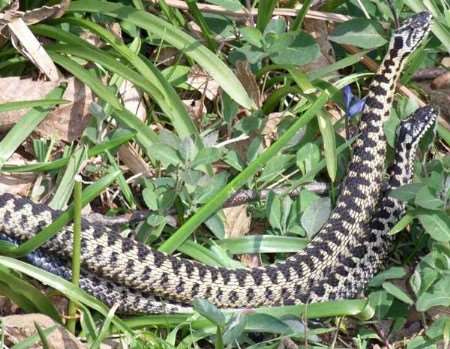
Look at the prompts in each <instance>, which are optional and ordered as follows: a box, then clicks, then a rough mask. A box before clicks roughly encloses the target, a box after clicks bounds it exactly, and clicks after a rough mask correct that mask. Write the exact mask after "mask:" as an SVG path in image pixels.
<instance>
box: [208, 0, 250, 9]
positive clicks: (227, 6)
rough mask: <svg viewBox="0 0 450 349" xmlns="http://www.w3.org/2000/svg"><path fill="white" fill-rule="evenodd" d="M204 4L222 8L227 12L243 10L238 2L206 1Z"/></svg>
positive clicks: (223, 0)
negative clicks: (207, 3)
mask: <svg viewBox="0 0 450 349" xmlns="http://www.w3.org/2000/svg"><path fill="white" fill-rule="evenodd" d="M206 2H209V3H210V4H214V5H217V6H220V7H223V8H224V9H226V10H229V11H239V10H243V9H244V7H243V6H242V4H241V3H240V2H239V1H238V0H206Z"/></svg>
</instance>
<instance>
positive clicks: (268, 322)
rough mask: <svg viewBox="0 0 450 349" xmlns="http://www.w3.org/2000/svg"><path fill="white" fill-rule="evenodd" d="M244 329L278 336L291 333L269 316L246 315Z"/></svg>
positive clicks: (288, 328) (282, 324)
mask: <svg viewBox="0 0 450 349" xmlns="http://www.w3.org/2000/svg"><path fill="white" fill-rule="evenodd" d="M246 329H247V330H251V331H253V332H266V333H278V334H286V333H288V332H290V331H291V329H290V327H289V326H288V325H286V324H285V323H284V322H283V321H281V320H280V319H278V318H276V317H275V316H272V315H269V314H248V316H247V327H246Z"/></svg>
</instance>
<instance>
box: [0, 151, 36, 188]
mask: <svg viewBox="0 0 450 349" xmlns="http://www.w3.org/2000/svg"><path fill="white" fill-rule="evenodd" d="M25 163H26V161H25V159H23V158H22V157H21V156H20V155H19V154H17V153H16V154H13V155H12V156H11V158H10V159H9V160H8V164H11V165H12V164H14V165H24V164H25ZM36 177H37V176H36V175H35V174H33V173H14V174H6V173H4V172H2V173H0V193H12V194H18V195H23V196H27V195H28V193H29V192H30V190H31V187H32V186H33V183H34V181H35V179H36Z"/></svg>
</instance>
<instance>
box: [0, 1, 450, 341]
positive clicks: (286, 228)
mask: <svg viewBox="0 0 450 349" xmlns="http://www.w3.org/2000/svg"><path fill="white" fill-rule="evenodd" d="M52 4H53V2H49V3H48V4H47V3H46V2H45V1H39V0H27V1H23V2H21V4H20V6H21V7H20V10H21V11H24V12H23V13H22V19H23V21H24V23H26V24H27V25H28V26H29V29H30V30H31V32H32V33H29V34H27V35H30V36H25V39H24V37H23V36H21V35H19V34H18V33H19V32H18V30H17V25H18V24H17V23H16V22H14V21H12V20H11V21H10V22H8V21H9V19H8V18H9V17H6V16H5V20H6V21H7V22H6V23H8V25H7V26H5V27H4V28H3V31H4V33H5V37H6V38H7V39H5V40H3V42H2V43H1V45H2V46H1V47H2V48H1V51H0V57H1V62H0V76H1V78H0V86H2V87H1V88H2V90H6V87H8V85H10V84H11V80H8V77H13V76H20V77H23V78H25V77H35V79H34V81H31V82H30V81H28V82H27V83H31V84H34V85H33V86H34V87H33V88H32V90H39V89H41V88H44V87H43V86H44V85H43V83H44V80H45V78H44V77H43V76H40V77H38V78H36V76H37V74H38V73H39V72H41V74H42V73H44V74H45V75H47V77H49V78H50V79H51V77H52V73H51V72H49V69H48V66H47V68H45V64H44V62H47V61H46V60H45V58H42V56H34V53H33V52H31V53H30V52H28V54H27V55H25V56H24V55H21V54H20V52H24V49H23V47H24V45H25V42H28V43H30V42H32V40H31V39H30V38H33V37H37V38H38V39H39V41H40V42H41V43H43V44H44V49H45V51H46V53H47V54H48V58H49V61H50V62H54V64H56V66H57V68H58V70H59V73H58V74H59V75H57V79H56V80H55V79H53V81H56V83H55V84H54V86H53V88H51V89H48V92H47V93H46V94H44V95H40V96H39V97H37V98H34V97H32V98H31V99H30V97H29V96H28V95H25V94H21V91H22V88H21V86H24V85H21V84H25V82H24V81H18V82H15V83H16V84H17V85H16V86H15V96H14V98H10V99H0V100H1V101H3V104H1V105H0V129H1V130H2V132H3V137H2V138H1V141H0V169H1V173H0V186H4V187H5V188H4V190H6V191H12V192H19V193H20V194H22V195H29V194H30V193H31V196H32V197H33V199H36V200H41V201H44V202H46V203H48V204H49V205H50V206H51V207H52V208H54V209H59V210H63V211H64V213H63V214H62V215H61V216H60V217H59V218H58V220H57V221H56V222H55V223H54V224H53V225H51V226H49V227H47V228H45V229H44V230H43V231H42V232H41V233H40V234H39V235H38V236H37V237H36V239H33V240H30V241H28V242H26V243H23V244H22V245H21V246H20V247H13V246H11V245H10V244H7V243H4V242H3V243H2V244H1V245H0V250H1V252H2V254H3V256H0V293H1V294H3V295H5V296H7V297H8V298H10V299H11V300H13V301H14V302H15V303H16V304H18V305H19V306H20V308H21V309H22V310H24V311H25V312H39V313H43V314H46V315H48V316H49V317H51V318H52V319H54V320H55V321H56V322H62V321H63V317H62V316H61V314H60V312H58V310H57V309H56V307H55V304H54V303H52V298H51V294H49V293H45V294H44V293H43V292H42V290H41V289H42V287H39V286H37V285H36V283H35V282H33V279H36V280H39V281H41V282H42V283H44V284H46V285H49V286H51V287H52V288H53V289H55V290H57V291H59V292H61V293H62V294H64V295H65V296H66V297H67V298H68V299H70V300H71V302H73V303H71V314H72V315H73V314H74V307H78V310H79V313H80V314H81V316H80V318H79V321H78V322H77V323H75V322H74V321H73V320H72V321H68V322H67V323H68V328H70V329H71V330H72V331H73V332H74V333H75V334H76V335H77V336H78V337H79V338H81V339H82V340H83V341H85V342H86V343H88V346H89V347H92V348H99V347H100V344H101V343H102V342H103V341H105V340H106V339H107V338H109V339H111V338H113V339H114V340H116V341H117V342H120V343H122V346H123V347H126V348H213V347H214V348H234V347H236V348H297V347H305V348H306V347H309V348H372V347H374V346H375V345H378V346H384V347H388V348H407V349H416V348H448V346H449V341H450V313H449V309H450V308H449V307H450V293H449V289H450V219H449V215H448V214H449V212H450V190H449V189H450V156H449V155H448V150H449V147H450V129H449V123H448V120H449V112H448V104H447V105H445V102H444V104H442V105H438V106H437V107H438V108H439V107H440V108H441V109H442V113H441V118H440V120H439V124H438V126H437V128H436V131H437V132H435V134H433V133H432V132H430V133H429V135H428V136H427V137H425V138H426V139H424V141H423V144H422V145H421V151H420V159H418V160H417V162H416V175H415V178H414V183H412V184H408V185H406V186H403V187H401V188H399V189H397V190H395V191H394V192H392V194H391V195H393V196H395V197H397V198H399V199H401V200H403V201H405V202H407V203H408V210H407V214H406V216H405V217H404V218H403V219H402V220H401V221H400V222H399V223H398V224H397V225H396V226H395V227H394V229H393V231H392V234H396V235H397V240H396V244H395V249H394V251H393V252H392V254H391V258H390V261H389V264H388V265H387V266H386V270H385V271H384V272H382V273H380V274H379V275H377V276H376V277H375V278H374V279H373V280H372V281H371V283H370V288H369V289H368V290H367V295H366V297H361V299H358V300H349V301H336V302H327V303H324V304H310V305H305V306H294V307H281V308H268V309H261V310H257V311H242V312H235V313H232V312H223V311H220V310H218V309H216V308H215V307H214V306H212V305H211V304H209V303H207V302H206V301H202V300H196V301H195V303H194V312H193V313H192V314H187V315H186V314H183V315H179V314H175V315H170V314H162V315H147V316H121V315H117V314H115V310H116V308H115V307H113V308H112V309H108V308H107V307H105V306H104V305H103V304H101V303H100V302H99V301H98V300H95V299H93V298H92V297H90V296H88V295H87V294H86V293H84V292H83V291H82V290H80V289H79V288H78V287H76V286H75V285H74V284H72V283H71V282H70V281H66V280H63V279H62V278H60V277H57V276H54V275H52V274H50V273H47V272H45V271H42V270H40V269H38V268H35V267H32V266H29V265H27V264H26V263H25V262H23V261H20V260H18V259H16V258H19V257H22V256H24V255H26V254H27V253H29V252H30V251H32V250H33V249H35V248H37V247H39V246H41V245H42V244H43V243H44V242H45V241H47V240H48V239H49V238H50V237H51V236H53V235H54V234H57V232H58V230H59V229H60V228H61V227H62V226H63V225H65V224H67V223H70V222H71V221H72V220H73V217H74V213H75V216H79V213H80V210H81V206H86V205H88V204H89V203H90V207H91V208H92V210H94V211H96V212H99V213H101V214H102V216H101V217H100V218H99V217H98V216H96V217H92V216H91V217H90V218H91V219H101V221H102V222H103V223H104V224H110V225H114V226H115V228H117V229H120V230H121V231H123V233H124V234H128V233H130V231H131V230H132V229H134V230H135V232H136V233H135V237H136V238H137V239H139V240H141V241H144V242H146V243H147V244H149V245H151V246H152V247H153V248H155V249H159V250H160V251H164V252H167V253H173V254H183V255H185V256H187V257H189V258H191V259H194V260H197V261H200V262H202V263H206V264H210V265H218V266H226V267H235V266H239V265H247V266H251V265H255V263H260V262H261V263H270V262H273V261H276V260H281V259H284V258H286V255H287V254H288V253H292V252H295V251H297V250H298V249H300V248H303V247H304V246H305V245H306V244H307V243H308V241H309V240H310V239H311V238H312V237H313V236H314V234H315V233H317V231H318V230H319V229H320V227H321V226H322V225H323V223H324V222H325V221H326V220H327V219H328V216H329V213H330V210H331V208H332V207H333V204H334V202H335V200H336V197H337V195H338V193H339V184H340V183H341V180H342V178H343V177H344V176H345V173H346V164H347V163H348V161H349V158H350V156H351V154H350V145H351V143H352V140H353V138H352V137H350V136H349V135H351V134H354V133H355V125H357V119H358V115H359V111H360V109H361V105H362V103H363V101H361V98H362V96H364V94H365V92H366V90H367V85H368V82H369V81H370V78H371V75H372V73H373V70H374V68H376V67H374V62H380V60H381V59H382V57H383V56H384V54H385V52H386V44H387V42H388V40H389V36H390V30H391V29H392V27H393V25H394V22H395V18H394V15H393V12H392V11H391V9H390V6H389V4H388V3H387V2H384V1H373V0H349V1H342V0H330V1H310V0H305V1H303V6H301V4H298V3H297V2H296V1H287V0H286V1H279V2H278V1H273V0H260V1H253V2H252V1H239V0H220V1H219V0H208V1H205V2H197V1H194V0H188V1H186V2H181V1H172V0H160V1H148V2H142V1H141V0H123V1H120V2H107V1H95V0H79V1H74V2H71V3H70V2H69V3H62V5H61V6H62V8H59V7H51V5H52ZM44 5H47V7H43V6H44ZM0 6H1V7H2V11H4V12H3V14H8V13H11V12H8V11H10V8H11V7H9V6H10V4H9V2H8V1H6V0H1V1H0ZM57 6H59V5H57ZM311 6H313V8H312V7H311ZM393 7H394V8H395V13H396V14H397V15H398V16H399V17H400V18H401V19H403V18H406V17H408V16H410V15H411V14H413V13H415V12H419V11H422V10H424V9H428V10H429V11H431V12H432V14H433V16H434V24H433V28H432V34H431V35H430V36H429V39H428V40H427V41H426V43H425V44H424V45H422V47H421V48H420V49H418V50H417V52H416V53H414V55H413V56H412V57H411V58H410V59H409V63H408V66H407V68H406V71H405V72H404V74H403V75H402V78H401V83H402V85H403V88H402V89H399V91H398V93H397V94H396V97H395V103H394V108H393V109H392V111H391V118H390V120H389V122H388V123H387V124H386V125H385V132H386V135H387V138H388V142H389V145H390V146H391V147H392V145H393V142H394V138H395V129H396V126H397V125H398V123H399V122H400V120H401V119H403V118H405V117H407V116H408V115H409V114H410V113H411V112H412V111H414V110H415V109H416V108H417V107H418V106H419V105H420V104H421V103H427V102H428V101H429V100H432V101H433V102H436V101H438V99H433V97H432V96H431V95H430V94H429V89H428V87H429V85H430V84H429V81H428V82H420V83H419V82H417V81H418V80H419V78H418V77H417V72H418V71H422V72H423V71H424V70H425V71H426V70H430V69H431V68H441V70H442V71H441V75H445V74H446V72H445V71H446V70H447V71H448V70H449V67H450V63H449V52H450V6H449V4H448V2H446V1H442V0H429V1H423V2H422V1H418V0H399V1H393ZM38 8H39V9H40V10H38V11H37V10H35V11H32V10H33V9H38ZM55 9H56V10H59V12H58V11H56V10H55ZM312 9H313V10H314V11H316V12H314V11H311V10H312ZM57 12H58V13H57ZM2 23H3V22H2ZM13 42H14V43H15V44H13ZM18 42H20V43H21V45H18V44H17V43H18ZM19 51H20V52H19ZM30 55H31V56H32V57H34V58H35V59H31V60H30V59H29V57H30ZM27 57H28V58H27ZM36 57H37V58H36ZM44 57H45V55H44ZM53 74H54V73H53ZM447 75H448V72H447ZM62 76H64V77H66V78H70V77H71V76H73V77H75V78H76V79H77V80H78V85H76V84H75V86H78V88H79V90H78V93H82V91H84V92H83V93H84V96H83V97H82V101H81V104H83V103H84V102H83V101H89V112H88V111H87V109H83V108H84V107H86V106H82V108H81V109H79V106H78V107H77V106H76V103H74V101H73V100H72V99H71V98H72V97H67V95H65V94H64V93H65V91H66V90H68V89H69V87H70V86H71V84H73V82H71V81H70V79H69V80H68V82H64V81H63V79H62ZM448 80H450V79H448V77H447V85H450V84H449V83H448ZM349 85H351V86H352V87H351V88H350V87H348V86H349ZM444 85H445V84H444ZM68 86H69V87H68ZM80 86H82V88H81V89H80ZM445 88H446V87H445V86H444V87H442V86H440V87H438V89H442V90H443V91H447V92H448V91H450V90H445ZM447 88H448V87H447ZM89 91H92V93H93V94H94V95H95V100H94V101H92V100H89V99H88V98H89V94H90V92H89ZM83 93H82V94H83ZM72 96H73V94H72ZM414 96H416V97H414ZM83 98H86V99H85V100H83ZM133 101H137V103H135V102H133ZM70 103H72V104H70ZM447 103H448V102H447ZM68 105H69V107H67V106H68ZM136 105H137V106H136ZM56 108H57V109H58V110H59V114H58V115H59V117H60V118H61V120H63V121H64V123H63V124H64V125H65V126H62V130H61V126H60V125H58V124H57V121H55V120H56V119H55V118H53V119H52V118H51V116H49V115H51V114H52V113H54V111H55V109H56ZM64 108H66V109H64ZM75 108H78V109H75ZM25 109H26V112H25V113H24V112H23V110H25ZM75 110H76V112H75ZM20 111H21V112H20ZM18 112H20V113H19V115H20V121H17V123H16V125H15V126H13V127H11V125H10V124H9V125H8V120H9V118H13V117H14V116H15V115H17V113H18ZM88 114H89V115H90V119H89V120H88V121H85V120H86V115H88ZM2 115H7V117H2ZM47 119H48V120H50V121H48V120H47ZM2 120H3V121H2ZM17 120H19V119H17ZM51 120H53V121H51ZM45 122H49V123H50V131H49V128H48V127H47V128H40V127H41V125H42V124H43V123H45ZM52 122H53V123H54V124H52ZM80 125H83V126H82V127H81V126H80ZM84 125H85V126H84ZM8 126H9V127H8ZM52 126H53V127H54V128H52ZM69 134H70V135H69ZM12 156H14V157H22V161H21V162H20V161H19V164H18V163H17V162H14V161H12V158H11V157H12ZM23 159H27V161H24V160H23ZM30 160H33V161H30ZM389 161H392V148H391V149H390V153H389V158H388V162H389ZM22 173H31V174H33V176H32V179H30V180H29V182H28V183H25V184H29V185H28V186H27V185H25V186H24V187H20V188H18V187H15V185H8V184H4V183H6V181H5V180H4V179H5V178H6V176H7V175H8V176H9V177H8V178H10V177H11V178H20V175H21V174H22ZM79 176H80V177H81V178H82V182H83V192H82V193H80V186H79V181H76V180H75V179H76V178H80V177H79ZM13 183H16V182H14V181H13ZM75 183H77V184H75ZM74 187H75V188H76V190H75V192H76V194H77V195H76V197H77V198H78V199H77V200H75V203H72V199H71V198H72V196H73V192H74ZM243 189H247V190H251V191H252V194H255V196H257V197H259V198H260V200H244V201H245V202H244V203H243V205H240V206H237V205H236V199H233V198H232V197H233V195H234V194H235V193H236V192H237V191H239V190H243ZM2 190H3V188H2ZM289 193H291V194H292V195H289ZM241 194H242V191H241ZM247 199H248V198H247ZM227 200H228V201H227ZM224 203H225V204H226V206H233V207H232V208H227V209H222V207H223V205H224ZM240 203H242V202H240ZM130 212H134V213H133V214H131V216H133V217H134V218H136V217H137V219H134V218H133V219H131V220H129V219H128V218H129V217H130ZM127 214H128V215H127ZM0 219H1V217H0ZM75 221H78V220H77V219H75ZM244 235H245V236H244ZM233 256H236V258H233ZM74 261H75V265H74V266H73V268H74V270H77V268H79V259H78V258H77V256H74ZM77 264H78V265H77ZM75 284H76V280H75ZM5 311H6V310H2V312H3V313H5ZM2 328H3V327H2ZM37 330H38V333H37V334H36V335H35V336H34V337H30V338H28V339H26V340H24V341H23V342H22V343H20V344H16V345H15V347H17V348H19V347H20V348H25V347H29V346H30V345H32V344H33V343H36V342H37V341H41V343H42V345H43V346H44V347H45V346H47V345H48V343H47V340H46V339H45V338H46V337H47V336H48V334H49V333H51V332H52V331H53V330H54V327H49V328H46V329H42V328H40V327H39V326H37ZM3 334H4V332H3V331H2V336H1V341H2V346H3V344H4V343H3V341H4V340H5V338H4V335H3ZM46 343H47V344H46Z"/></svg>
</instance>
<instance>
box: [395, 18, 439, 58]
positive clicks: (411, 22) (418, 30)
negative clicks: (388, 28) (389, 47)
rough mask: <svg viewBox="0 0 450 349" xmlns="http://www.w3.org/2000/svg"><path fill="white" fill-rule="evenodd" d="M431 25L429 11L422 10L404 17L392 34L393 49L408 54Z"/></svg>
mask: <svg viewBox="0 0 450 349" xmlns="http://www.w3.org/2000/svg"><path fill="white" fill-rule="evenodd" d="M430 27H431V13H430V12H427V11H424V12H420V13H418V14H416V15H414V16H411V17H410V18H408V19H406V20H405V21H404V22H403V23H402V24H401V26H400V27H398V28H397V29H396V30H395V32H394V36H393V40H394V41H393V43H394V49H397V50H398V51H404V52H405V54H409V53H411V52H412V51H414V50H415V49H416V47H417V46H419V45H420V43H421V42H422V40H423V38H424V37H425V36H426V35H427V34H428V32H429V31H430Z"/></svg>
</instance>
